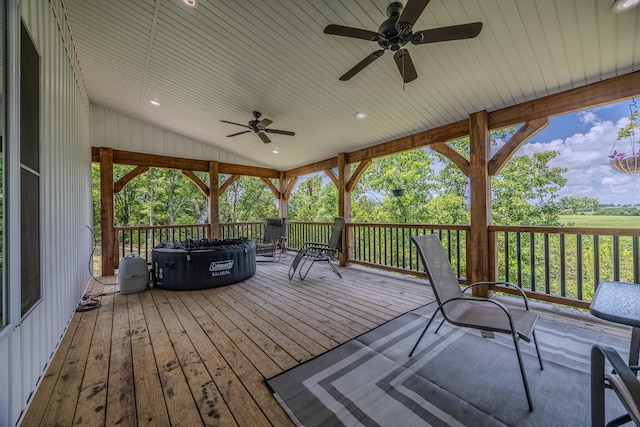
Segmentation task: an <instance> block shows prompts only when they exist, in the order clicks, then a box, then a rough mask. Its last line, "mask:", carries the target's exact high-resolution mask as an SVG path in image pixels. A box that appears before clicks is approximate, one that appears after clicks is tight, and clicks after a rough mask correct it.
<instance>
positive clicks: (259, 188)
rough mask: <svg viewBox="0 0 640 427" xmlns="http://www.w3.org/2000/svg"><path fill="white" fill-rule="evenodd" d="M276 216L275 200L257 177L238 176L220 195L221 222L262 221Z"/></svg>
mask: <svg viewBox="0 0 640 427" xmlns="http://www.w3.org/2000/svg"><path fill="white" fill-rule="evenodd" d="M277 216H278V206H277V200H276V199H275V198H274V197H273V194H272V193H271V191H270V190H269V189H268V188H267V186H266V185H265V184H264V183H263V182H262V181H261V180H260V179H259V178H255V177H240V179H238V180H236V181H234V182H233V183H232V184H231V185H230V186H229V187H228V188H227V189H226V191H225V192H224V194H223V195H222V196H220V221H221V222H241V221H262V220H264V219H265V218H270V217H277Z"/></svg>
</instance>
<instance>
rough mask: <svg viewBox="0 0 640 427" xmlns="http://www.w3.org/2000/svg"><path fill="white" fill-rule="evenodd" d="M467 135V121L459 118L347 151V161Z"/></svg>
mask: <svg viewBox="0 0 640 427" xmlns="http://www.w3.org/2000/svg"><path fill="white" fill-rule="evenodd" d="M467 135H469V121H468V120H460V121H458V122H454V123H450V124H448V125H444V126H439V127H437V128H434V129H429V130H426V131H424V132H420V133H416V134H415V135H410V136H405V137H402V138H398V139H394V140H393V141H388V142H384V143H382V144H378V145H374V146H373V147H369V148H363V149H362V150H357V151H354V152H352V153H348V154H347V161H348V163H349V164H353V163H357V162H361V161H363V160H368V159H375V158H376V157H384V156H388V155H390V154H395V153H399V152H401V151H407V150H413V149H415V148H421V147H425V146H427V145H430V144H435V143H436V142H446V141H451V140H453V139H458V138H463V137H465V136H467Z"/></svg>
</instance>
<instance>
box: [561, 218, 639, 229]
mask: <svg viewBox="0 0 640 427" xmlns="http://www.w3.org/2000/svg"><path fill="white" fill-rule="evenodd" d="M560 221H561V222H562V224H563V225H565V226H569V225H571V226H573V227H612V228H640V216H617V215H616V216H613V215H560Z"/></svg>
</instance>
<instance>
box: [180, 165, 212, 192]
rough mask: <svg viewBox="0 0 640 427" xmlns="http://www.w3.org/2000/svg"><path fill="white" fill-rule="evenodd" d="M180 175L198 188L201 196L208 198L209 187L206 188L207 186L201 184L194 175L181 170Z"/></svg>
mask: <svg viewBox="0 0 640 427" xmlns="http://www.w3.org/2000/svg"><path fill="white" fill-rule="evenodd" d="M182 174H183V175H184V176H186V177H187V178H189V179H190V180H191V181H193V183H194V184H195V185H197V186H198V188H199V189H200V191H202V194H204V195H205V196H206V197H209V187H207V184H205V183H204V182H202V180H201V179H200V178H198V177H197V176H196V174H195V173H193V172H191V171H188V170H184V169H183V170H182Z"/></svg>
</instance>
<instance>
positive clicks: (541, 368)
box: [531, 331, 544, 371]
mask: <svg viewBox="0 0 640 427" xmlns="http://www.w3.org/2000/svg"><path fill="white" fill-rule="evenodd" d="M531 336H532V337H533V343H534V344H535V346H536V353H537V354H538V362H539V363H540V370H541V371H544V366H543V365H542V356H540V349H539V348H538V340H537V339H536V331H533V333H532V334H531Z"/></svg>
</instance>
